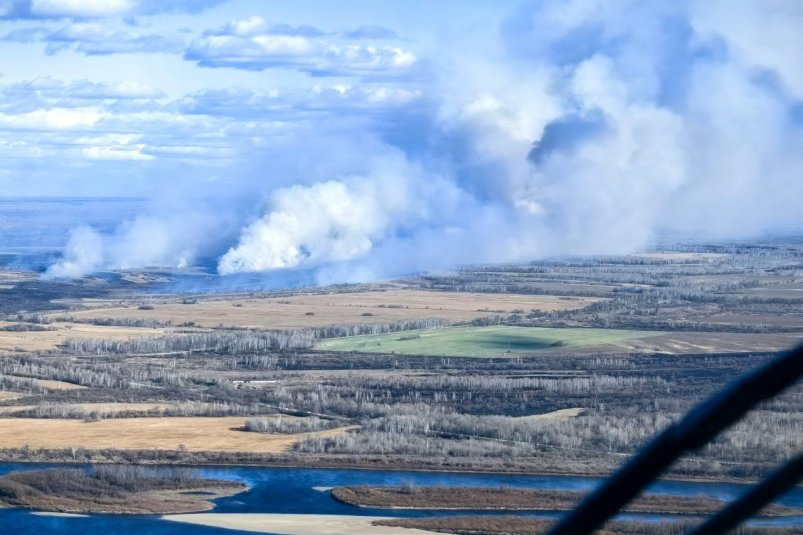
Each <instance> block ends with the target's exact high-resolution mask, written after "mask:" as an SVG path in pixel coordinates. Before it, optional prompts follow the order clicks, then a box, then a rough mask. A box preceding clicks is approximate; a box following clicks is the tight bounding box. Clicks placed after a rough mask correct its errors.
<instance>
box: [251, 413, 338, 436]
mask: <svg viewBox="0 0 803 535" xmlns="http://www.w3.org/2000/svg"><path fill="white" fill-rule="evenodd" d="M341 425H343V423H342V422H339V421H337V420H327V419H324V418H318V417H317V416H307V417H305V418H298V417H286V416H282V415H281V414H280V415H278V416H276V417H273V418H249V419H248V420H246V421H245V430H246V431H250V432H252V433H273V434H276V433H281V434H293V433H309V432H312V431H323V430H326V429H334V428H335V427H339V426H341Z"/></svg>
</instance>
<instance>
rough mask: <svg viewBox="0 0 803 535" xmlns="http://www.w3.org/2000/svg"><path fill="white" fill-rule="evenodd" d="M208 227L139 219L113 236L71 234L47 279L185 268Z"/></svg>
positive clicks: (194, 222) (186, 221)
mask: <svg viewBox="0 0 803 535" xmlns="http://www.w3.org/2000/svg"><path fill="white" fill-rule="evenodd" d="M206 227H207V225H206V224H204V221H202V220H200V219H198V218H196V219H195V220H193V219H186V218H184V217H181V218H164V217H153V216H139V217H137V218H135V219H133V220H131V221H128V222H126V223H124V224H123V225H121V226H120V227H119V228H118V229H117V230H116V231H115V232H114V233H112V234H102V233H101V232H99V231H98V230H96V229H93V228H91V227H86V226H84V227H78V228H76V229H74V230H73V231H72V232H71V233H70V237H69V239H68V241H67V245H66V246H65V248H64V252H63V257H62V259H61V260H59V261H58V262H56V263H55V264H53V265H52V266H50V267H49V268H48V270H47V271H46V272H45V277H46V278H75V277H82V276H84V275H87V274H89V273H93V272H97V271H103V270H125V269H136V268H143V267H174V268H182V267H185V266H187V265H188V264H190V263H191V262H192V261H193V260H195V259H196V258H197V255H198V252H199V250H198V245H197V244H199V243H202V241H203V240H202V238H201V237H200V236H199V235H198V233H199V232H202V231H203V230H205V229H206Z"/></svg>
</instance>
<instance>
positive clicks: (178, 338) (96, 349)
mask: <svg viewBox="0 0 803 535" xmlns="http://www.w3.org/2000/svg"><path fill="white" fill-rule="evenodd" d="M314 343H315V338H314V336H313V333H312V332H311V331H308V330H294V331H220V330H216V331H210V332H201V333H178V334H165V335H162V336H148V337H141V338H131V339H128V340H94V339H76V338H70V339H68V340H67V341H66V342H65V344H64V349H66V350H67V351H69V352H70V353H73V354H76V355H101V354H104V353H123V354H129V355H130V354H139V355H148V354H163V353H190V352H209V353H217V354H227V355H238V354H242V353H259V352H266V351H285V350H289V349H308V348H311V347H312V345H313V344H314Z"/></svg>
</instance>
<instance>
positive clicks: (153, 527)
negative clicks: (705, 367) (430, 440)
mask: <svg viewBox="0 0 803 535" xmlns="http://www.w3.org/2000/svg"><path fill="white" fill-rule="evenodd" d="M34 468H42V465H36V466H33V465H25V464H0V475H2V474H6V473H9V472H12V471H17V470H30V469H34ZM197 471H198V472H199V473H201V474H202V475H205V476H208V477H215V478H221V479H230V480H238V481H243V482H245V483H247V484H248V485H249V486H250V487H251V488H250V490H249V491H248V492H245V493H242V494H239V495H236V496H232V497H229V498H223V499H220V500H218V501H217V502H216V507H215V510H214V512H216V513H290V514H292V513H295V514H330V515H338V514H344V515H370V516H377V515H378V516H425V515H439V514H454V513H453V512H452V513H443V512H435V511H426V512H420V511H407V510H379V509H362V508H354V507H350V506H348V505H344V504H341V503H339V502H337V501H335V500H334V499H333V498H332V497H331V496H330V494H329V493H328V492H326V491H321V490H316V488H315V487H335V486H340V485H361V484H368V485H398V484H401V483H405V482H411V483H413V484H415V485H420V486H426V485H466V486H500V485H506V486H510V487H521V488H533V489H557V490H590V489H592V488H594V486H595V485H597V484H598V483H599V482H600V479H598V478H589V477H571V476H534V475H502V474H457V473H441V472H406V471H378V470H333V469H314V468H260V467H203V468H198V469H197ZM747 488H748V487H747V486H746V485H741V484H734V483H698V482H682V481H659V482H657V483H656V484H655V485H653V487H652V488H651V489H650V491H651V492H655V493H661V494H673V495H682V496H693V495H705V496H711V497H715V498H720V499H723V500H732V499H734V498H735V497H737V496H739V495H740V494H742V493H743V492H744V491H745V490H746V489H747ZM778 503H780V504H783V505H789V506H797V507H803V489H801V488H796V489H794V490H792V491H791V492H790V493H789V494H787V495H786V496H784V497H783V498H782V499H781V500H779V502H778ZM483 514H487V513H483ZM539 516H555V514H554V513H553V514H551V513H544V514H542V515H539ZM621 518H622V519H623V520H627V519H637V520H644V521H660V520H667V519H669V518H671V517H669V516H666V515H623V516H622V517H621ZM758 523H761V524H768V525H785V526H803V517H787V518H777V519H767V520H761V521H758ZM0 533H2V534H21V535H28V534H30V535H50V534H65V533H66V534H71V533H94V534H104V535H105V534H112V533H114V534H121V535H130V534H149V535H186V534H199V535H205V534H233V533H242V532H239V531H234V530H223V529H217V528H206V527H199V526H190V525H184V524H176V523H172V522H166V521H164V520H161V519H160V518H159V517H157V516H122V515H120V516H113V515H93V516H90V517H88V518H63V517H48V516H38V515H34V514H32V513H31V512H30V511H27V510H23V509H0Z"/></svg>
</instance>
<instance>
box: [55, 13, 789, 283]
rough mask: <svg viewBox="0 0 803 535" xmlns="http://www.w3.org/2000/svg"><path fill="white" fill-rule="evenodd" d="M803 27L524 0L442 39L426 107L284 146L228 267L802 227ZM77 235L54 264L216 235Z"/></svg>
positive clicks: (169, 254)
mask: <svg viewBox="0 0 803 535" xmlns="http://www.w3.org/2000/svg"><path fill="white" fill-rule="evenodd" d="M800 27H803V4H801V3H799V2H796V1H772V2H761V3H758V2H748V1H739V0H737V1H733V2H731V1H728V2H725V1H717V0H705V1H703V0H700V1H687V2H671V3H656V2H640V1H632V0H619V1H616V0H611V1H596V0H582V1H581V0H574V1H567V2H563V1H562V2H558V1H538V2H530V3H527V4H525V5H524V6H522V7H521V8H520V9H519V10H518V11H517V12H516V13H514V14H513V15H511V17H510V18H509V19H508V20H507V21H506V22H505V23H504V24H503V25H502V27H501V28H489V29H488V31H487V32H483V33H481V34H474V33H473V34H472V35H466V36H464V38H463V39H462V40H461V39H460V38H459V37H457V38H455V39H452V40H450V41H449V43H447V45H446V46H444V47H442V48H441V49H439V50H438V51H437V54H433V55H432V57H430V58H428V60H429V61H430V62H431V64H432V66H433V68H432V72H433V73H435V74H434V75H433V76H432V78H431V79H429V80H427V81H426V82H424V83H423V87H422V93H423V94H424V98H425V100H426V102H427V107H426V108H425V109H424V110H423V111H421V112H419V115H418V116H414V119H415V120H411V121H409V122H406V120H407V119H409V117H410V116H408V115H401V116H400V117H401V119H399V122H398V123H397V124H388V122H379V123H372V122H371V121H365V122H360V123H350V122H345V123H344V124H342V125H340V126H338V125H337V124H333V125H327V127H326V128H325V130H326V135H330V136H331V135H333V133H334V135H335V136H336V137H337V138H338V139H337V142H335V143H332V145H331V147H329V150H325V151H321V150H316V149H313V148H310V147H314V146H315V143H314V139H309V138H305V139H298V140H297V141H296V142H294V143H288V144H287V145H285V146H283V147H282V148H281V151H282V152H283V156H282V155H273V156H274V157H275V158H276V159H281V158H282V157H284V158H291V159H292V158H295V159H297V160H299V161H303V162H305V164H304V165H303V166H302V165H299V166H298V167H297V171H298V172H297V173H296V174H292V173H291V174H287V173H285V176H283V177H282V178H281V179H277V176H279V175H281V173H279V172H277V171H276V170H275V166H274V165H266V166H265V169H264V172H263V174H264V180H263V179H260V180H255V179H249V180H251V181H252V182H254V183H255V184H256V183H259V184H265V185H264V186H261V188H262V190H261V193H262V194H263V195H264V197H263V198H266V199H267V202H266V203H265V204H264V206H265V208H264V210H263V213H262V214H261V215H260V216H258V217H255V218H253V219H251V220H250V221H248V222H247V223H246V224H244V225H242V228H241V230H240V232H239V235H238V236H237V237H236V238H234V239H233V240H231V241H230V242H229V243H228V244H227V245H226V247H225V248H224V251H226V252H225V253H224V254H222V255H221V257H220V261H219V265H218V270H219V272H220V273H221V274H226V275H228V274H235V273H243V272H261V271H270V270H281V269H292V268H310V269H318V270H319V271H320V273H321V280H324V281H326V282H337V281H340V280H355V279H356V280H360V279H362V280H365V279H369V278H373V277H381V276H387V275H394V274H398V273H400V272H411V271H419V270H428V269H441V268H443V267H448V266H449V265H454V264H456V263H461V262H492V261H496V262H504V261H518V260H527V259H532V258H537V257H542V256H545V255H556V254H581V253H600V254H604V253H622V252H628V251H632V250H633V249H636V248H639V247H644V246H645V245H648V244H649V243H650V241H651V240H652V239H653V238H654V237H655V236H656V234H657V233H659V232H662V231H674V232H684V233H688V234H693V235H694V236H696V237H707V238H718V237H729V238H738V237H749V236H754V235H756V234H760V233H764V232H771V231H776V230H779V229H781V230H783V229H788V228H789V227H792V226H798V228H799V226H800V225H801V224H803V217H801V215H800V214H801V213H800V210H799V207H798V204H799V201H800V199H803V179H802V178H801V172H802V171H801V170H802V169H803V112H801V110H803V75H801V72H803V71H801V70H800V69H799V65H800V64H801V61H803V40H801V39H800V38H799V28H800ZM355 124H356V126H355ZM338 128H340V131H339V132H338ZM321 129H322V130H323V129H324V128H323V126H322V127H321ZM396 130H403V131H404V135H395V134H397V132H396ZM320 135H321V136H323V135H324V134H320ZM315 136H316V133H315V132H312V133H311V134H310V137H312V138H314V137H315ZM366 140H370V142H366ZM399 140H403V141H399ZM265 161H269V159H268V158H267V157H266V158H265ZM291 167H292V166H290V167H287V168H286V169H290V168H291ZM283 169H284V170H286V169H285V168H283ZM276 180H283V182H282V184H285V185H274V186H271V185H268V184H277V182H276ZM288 183H290V184H295V185H286V184H288ZM254 187H255V186H254ZM187 213H188V214H191V215H198V214H197V212H195V211H192V210H190V211H189V212H187ZM178 219H179V220H181V219H182V218H181V217H179V218H178ZM200 219H201V220H203V217H200ZM187 226H188V225H186V224H183V223H182V224H180V225H179V228H181V229H183V228H185V227H187ZM117 234H118V235H119V234H120V233H117ZM122 235H123V236H125V233H123V234H122ZM81 236H83V238H82V239H81V240H78V239H76V245H75V246H74V247H71V248H70V250H72V251H73V252H72V253H68V254H67V256H66V257H65V260H64V261H63V262H62V263H61V264H59V265H57V266H54V268H53V269H52V273H53V274H56V273H62V274H78V273H82V272H86V271H91V270H95V269H102V268H108V267H115V266H132V267H133V266H135V265H140V266H142V265H148V263H152V262H154V261H165V262H175V261H176V260H177V259H180V258H182V257H183V256H184V253H185V252H189V253H192V251H193V250H199V249H202V248H203V246H204V244H205V243H206V241H208V240H210V239H216V240H219V239H220V236H219V233H218V231H217V230H216V228H215V225H207V226H206V227H204V230H203V231H202V232H195V233H192V235H190V236H187V237H186V238H184V239H182V240H179V242H180V243H178V244H177V245H175V246H174V245H170V246H169V247H164V246H162V247H161V249H160V248H159V247H156V246H150V245H149V246H144V247H142V248H133V249H132V251H133V252H131V253H130V254H127V255H126V256H125V258H124V260H125V261H122V260H121V257H120V254H118V253H108V252H106V250H107V246H106V245H105V244H106V243H107V241H106V238H105V237H102V238H101V239H100V240H98V239H97V238H96V237H91V236H89V235H87V234H86V232H84V231H82V232H81ZM98 241H100V242H102V244H103V245H102V246H103V248H104V252H103V253H102V254H98V253H97V252H96V249H95V247H94V246H93V245H92V244H93V243H97V242H98ZM155 243H156V244H157V245H158V243H159V241H158V240H155ZM79 245H80V246H79ZM157 249H160V250H157ZM190 256H192V255H190ZM59 266H60V267H59Z"/></svg>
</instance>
